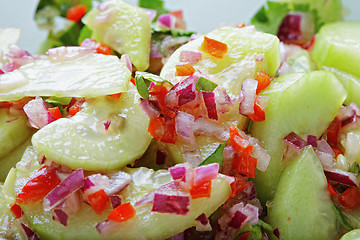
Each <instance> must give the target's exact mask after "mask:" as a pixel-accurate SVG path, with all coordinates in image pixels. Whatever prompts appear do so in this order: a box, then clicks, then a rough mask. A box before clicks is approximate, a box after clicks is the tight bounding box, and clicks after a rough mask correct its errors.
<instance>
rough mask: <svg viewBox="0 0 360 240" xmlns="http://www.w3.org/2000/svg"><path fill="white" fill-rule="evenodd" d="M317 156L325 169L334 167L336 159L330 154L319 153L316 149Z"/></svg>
mask: <svg viewBox="0 0 360 240" xmlns="http://www.w3.org/2000/svg"><path fill="white" fill-rule="evenodd" d="M315 153H316V156H317V157H318V158H319V160H320V162H321V164H322V165H323V166H324V168H329V167H333V166H334V157H333V156H332V155H331V154H329V153H325V152H322V151H319V150H317V149H315Z"/></svg>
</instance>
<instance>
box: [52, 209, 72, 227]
mask: <svg viewBox="0 0 360 240" xmlns="http://www.w3.org/2000/svg"><path fill="white" fill-rule="evenodd" d="M52 219H53V220H54V221H56V222H59V223H61V224H62V225H64V226H65V227H66V226H67V222H68V219H69V216H68V215H67V214H66V212H64V211H63V210H61V209H54V212H53V216H52Z"/></svg>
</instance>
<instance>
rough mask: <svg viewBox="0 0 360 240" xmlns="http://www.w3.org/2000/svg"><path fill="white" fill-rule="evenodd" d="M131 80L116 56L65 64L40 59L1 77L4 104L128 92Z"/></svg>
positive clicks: (0, 97) (87, 57)
mask: <svg viewBox="0 0 360 240" xmlns="http://www.w3.org/2000/svg"><path fill="white" fill-rule="evenodd" d="M66 51H72V50H71V49H70V50H66ZM75 51H76V50H75ZM68 55H69V54H68ZM130 78H131V73H130V71H129V69H128V68H127V67H126V65H125V63H123V62H121V61H120V60H119V58H118V57H116V56H107V55H103V54H96V53H89V54H87V55H85V56H79V57H77V58H73V59H71V60H70V59H68V60H63V61H60V60H58V61H53V60H50V59H49V58H46V59H38V60H36V61H34V62H31V63H28V64H25V65H23V66H21V67H20V68H18V69H16V70H14V71H12V72H9V73H6V74H2V75H0V101H12V100H18V99H20V98H23V97H24V96H56V97H97V96H104V95H108V94H114V93H119V92H124V91H126V90H127V85H128V82H129V80H130Z"/></svg>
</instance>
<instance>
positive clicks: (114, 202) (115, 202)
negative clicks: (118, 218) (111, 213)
mask: <svg viewBox="0 0 360 240" xmlns="http://www.w3.org/2000/svg"><path fill="white" fill-rule="evenodd" d="M110 201H111V205H112V207H113V208H117V207H118V206H120V205H121V198H120V196H118V195H112V196H110Z"/></svg>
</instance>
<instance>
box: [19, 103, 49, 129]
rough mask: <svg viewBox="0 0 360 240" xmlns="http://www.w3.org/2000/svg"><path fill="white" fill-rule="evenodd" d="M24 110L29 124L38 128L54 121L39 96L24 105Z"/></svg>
mask: <svg viewBox="0 0 360 240" xmlns="http://www.w3.org/2000/svg"><path fill="white" fill-rule="evenodd" d="M24 112H25V114H26V116H27V117H28V118H29V122H30V125H31V126H32V127H34V128H37V129H40V128H43V127H45V126H46V125H48V124H49V123H51V122H53V121H55V118H54V116H53V115H52V114H51V113H50V112H49V110H48V108H47V107H46V104H45V102H44V101H43V99H42V98H41V97H36V98H35V99H34V100H31V101H30V102H28V103H27V104H26V105H25V106H24Z"/></svg>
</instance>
